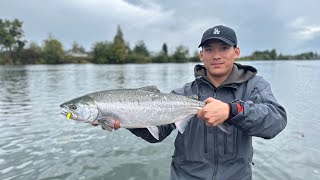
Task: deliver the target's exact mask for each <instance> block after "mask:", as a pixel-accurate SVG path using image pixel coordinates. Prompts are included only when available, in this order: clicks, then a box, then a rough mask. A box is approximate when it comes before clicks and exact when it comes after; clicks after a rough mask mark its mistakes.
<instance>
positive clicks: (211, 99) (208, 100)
mask: <svg viewBox="0 0 320 180" xmlns="http://www.w3.org/2000/svg"><path fill="white" fill-rule="evenodd" d="M213 101H215V99H214V98H212V97H209V98H207V99H206V100H204V101H203V102H205V103H206V104H208V103H211V102H213Z"/></svg>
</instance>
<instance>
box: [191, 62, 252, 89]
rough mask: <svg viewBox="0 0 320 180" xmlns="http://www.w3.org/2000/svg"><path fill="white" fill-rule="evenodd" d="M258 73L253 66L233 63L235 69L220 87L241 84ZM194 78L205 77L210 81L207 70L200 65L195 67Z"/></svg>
mask: <svg viewBox="0 0 320 180" xmlns="http://www.w3.org/2000/svg"><path fill="white" fill-rule="evenodd" d="M257 72H258V71H257V69H256V68H254V67H252V66H249V65H242V64H239V63H233V68H232V71H231V73H230V75H229V76H228V77H227V79H226V80H225V81H224V82H223V83H222V84H221V85H220V86H222V85H228V84H241V83H243V82H246V81H248V80H249V79H251V78H252V77H253V76H255V75H256V74H257ZM194 76H195V77H196V78H199V77H203V78H204V79H206V80H207V81H209V79H208V78H207V71H206V68H205V67H204V66H203V65H200V64H198V65H196V66H195V67H194ZM209 82H210V81H209Z"/></svg>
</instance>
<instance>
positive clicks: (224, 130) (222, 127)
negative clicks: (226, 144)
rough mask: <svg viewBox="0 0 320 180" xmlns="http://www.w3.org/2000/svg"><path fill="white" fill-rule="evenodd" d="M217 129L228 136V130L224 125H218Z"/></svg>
mask: <svg viewBox="0 0 320 180" xmlns="http://www.w3.org/2000/svg"><path fill="white" fill-rule="evenodd" d="M218 128H220V129H221V131H223V132H225V133H227V134H230V130H229V127H228V126H227V125H226V124H224V123H223V124H219V125H218Z"/></svg>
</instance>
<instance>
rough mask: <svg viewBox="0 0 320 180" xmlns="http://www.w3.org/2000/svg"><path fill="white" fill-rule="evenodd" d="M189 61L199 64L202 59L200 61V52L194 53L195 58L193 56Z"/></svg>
mask: <svg viewBox="0 0 320 180" xmlns="http://www.w3.org/2000/svg"><path fill="white" fill-rule="evenodd" d="M189 61H190V62H199V61H200V59H199V51H195V52H194V53H193V56H191V57H190V58H189Z"/></svg>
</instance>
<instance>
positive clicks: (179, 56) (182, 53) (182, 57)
mask: <svg viewBox="0 0 320 180" xmlns="http://www.w3.org/2000/svg"><path fill="white" fill-rule="evenodd" d="M188 53H189V51H188V49H187V48H186V47H184V46H182V45H180V46H178V47H177V48H176V51H175V52H174V53H173V55H172V59H173V62H176V63H184V62H187V61H188V57H187V56H188Z"/></svg>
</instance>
